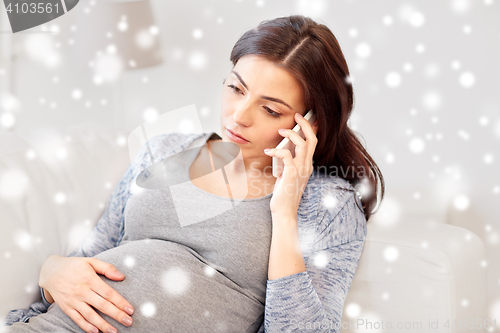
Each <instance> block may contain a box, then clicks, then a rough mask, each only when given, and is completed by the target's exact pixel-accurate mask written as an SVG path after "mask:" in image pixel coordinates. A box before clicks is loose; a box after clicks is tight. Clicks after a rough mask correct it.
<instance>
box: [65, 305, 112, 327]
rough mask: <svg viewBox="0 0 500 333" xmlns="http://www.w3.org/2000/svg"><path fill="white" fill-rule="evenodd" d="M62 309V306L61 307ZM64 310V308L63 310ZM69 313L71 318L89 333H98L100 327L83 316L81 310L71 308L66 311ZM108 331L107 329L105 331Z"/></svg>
mask: <svg viewBox="0 0 500 333" xmlns="http://www.w3.org/2000/svg"><path fill="white" fill-rule="evenodd" d="M61 310H62V308H61ZM63 311H64V310H63ZM64 313H66V314H67V315H68V317H70V318H71V320H73V321H74V322H75V323H76V324H77V325H78V326H79V327H80V328H81V329H82V330H84V331H85V332H87V333H98V332H99V329H98V328H97V327H95V326H94V325H92V324H91V323H89V322H88V321H87V320H85V318H83V316H82V315H81V314H80V312H78V311H76V310H75V309H71V310H68V311H64ZM103 332H106V331H103Z"/></svg>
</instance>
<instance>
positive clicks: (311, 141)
mask: <svg viewBox="0 0 500 333" xmlns="http://www.w3.org/2000/svg"><path fill="white" fill-rule="evenodd" d="M295 119H296V121H297V124H299V126H300V128H301V129H302V132H304V135H305V137H306V144H307V153H306V157H305V158H306V160H307V161H312V159H313V156H314V151H315V150H316V145H317V143H318V138H317V136H316V134H317V133H318V126H317V123H318V120H317V119H316V121H315V122H314V123H315V124H316V126H314V127H313V126H311V124H310V123H309V121H308V120H306V119H305V118H304V117H302V116H301V115H300V113H296V114H295Z"/></svg>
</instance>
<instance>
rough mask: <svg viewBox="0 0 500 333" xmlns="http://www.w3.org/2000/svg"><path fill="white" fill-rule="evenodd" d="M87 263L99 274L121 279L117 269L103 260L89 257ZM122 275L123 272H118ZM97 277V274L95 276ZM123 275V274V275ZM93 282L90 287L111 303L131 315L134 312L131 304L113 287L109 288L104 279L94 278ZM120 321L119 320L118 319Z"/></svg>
mask: <svg viewBox="0 0 500 333" xmlns="http://www.w3.org/2000/svg"><path fill="white" fill-rule="evenodd" d="M89 259H91V260H89V263H90V264H91V266H92V267H93V268H94V269H95V271H96V272H97V273H99V274H101V275H105V276H106V277H107V278H109V279H115V280H122V279H123V278H122V279H117V278H116V276H117V272H118V270H117V269H116V268H115V267H114V266H113V265H111V264H109V263H106V262H104V261H101V260H99V259H96V258H89ZM118 273H120V274H122V275H123V273H121V272H118ZM96 277H97V276H96ZM123 277H125V275H123ZM94 281H95V282H94V283H93V284H92V286H91V287H92V289H93V290H94V291H95V292H96V293H98V294H99V295H101V296H102V297H103V298H104V299H106V300H108V301H110V302H111V303H113V304H115V305H116V306H117V307H118V308H119V309H121V310H123V311H125V312H126V313H128V314H129V315H132V314H133V313H134V308H133V307H132V305H131V304H130V303H129V302H127V300H125V298H123V297H122V296H121V295H120V294H119V293H117V292H116V291H115V290H114V289H113V288H111V287H110V286H109V285H107V284H106V283H105V282H104V281H102V280H101V279H100V278H98V279H95V280H94ZM120 322H121V320H120Z"/></svg>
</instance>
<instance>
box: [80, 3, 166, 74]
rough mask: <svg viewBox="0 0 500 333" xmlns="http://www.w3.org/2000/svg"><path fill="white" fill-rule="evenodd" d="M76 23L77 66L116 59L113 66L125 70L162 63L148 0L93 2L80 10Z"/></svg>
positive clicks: (156, 32)
mask: <svg viewBox="0 0 500 333" xmlns="http://www.w3.org/2000/svg"><path fill="white" fill-rule="evenodd" d="M82 7H83V6H82ZM76 21H77V24H76V34H75V37H76V43H75V48H74V50H75V52H76V53H77V54H76V59H77V61H78V63H80V64H81V63H83V64H88V63H90V62H92V61H93V60H95V59H99V58H100V57H102V56H108V57H112V58H113V59H115V60H114V66H118V67H120V68H119V69H120V70H127V69H134V68H145V67H150V66H154V65H158V64H160V63H162V61H163V60H162V56H161V48H160V42H159V29H158V27H157V26H156V25H155V22H154V17H153V13H152V10H151V3H150V1H149V0H136V1H123V0H122V1H110V0H100V1H96V2H95V4H94V5H93V6H87V7H84V8H80V10H79V11H78V14H77V19H76ZM116 62H119V64H116ZM112 65H113V62H112ZM104 66H105V67H107V66H108V65H104Z"/></svg>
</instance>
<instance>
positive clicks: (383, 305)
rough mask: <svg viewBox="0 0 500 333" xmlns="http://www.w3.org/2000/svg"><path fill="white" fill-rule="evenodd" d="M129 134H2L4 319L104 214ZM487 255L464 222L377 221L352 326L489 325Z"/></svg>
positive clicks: (0, 314)
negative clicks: (50, 262) (45, 267)
mask: <svg viewBox="0 0 500 333" xmlns="http://www.w3.org/2000/svg"><path fill="white" fill-rule="evenodd" d="M127 136H128V133H125V132H123V131H119V130H115V129H105V128H99V127H98V126H95V125H89V126H80V127H73V128H65V129H58V130H43V131H37V132H30V133H20V132H13V133H6V134H0V223H1V227H2V228H1V230H2V233H0V262H1V267H2V268H1V273H0V295H1V297H0V299H1V302H0V321H3V319H4V318H5V316H6V315H7V313H8V311H9V310H11V309H14V308H27V307H28V306H29V304H31V303H32V302H33V301H37V300H40V294H39V288H38V274H39V271H40V267H41V265H42V263H43V262H44V260H45V259H46V258H47V257H48V256H49V255H51V254H59V255H67V254H69V253H70V252H71V251H72V250H73V249H74V248H76V246H77V245H78V243H79V242H80V241H81V240H82V239H83V237H85V235H86V233H87V232H89V231H90V230H91V229H92V227H93V226H94V224H95V223H96V222H97V220H98V218H99V217H100V215H101V214H102V212H103V210H104V206H105V204H106V202H107V200H108V198H109V196H110V194H111V191H112V190H113V188H114V186H115V185H116V184H117V182H118V181H119V179H120V178H121V176H122V175H123V173H124V172H125V170H126V168H127V166H128V164H129V163H130V158H129V152H128V148H127V144H126V141H127V140H126V138H127ZM388 190H389V191H390V189H388ZM374 216H375V215H374ZM484 257H485V247H484V245H483V242H482V241H481V239H480V238H479V237H478V236H476V235H475V234H474V233H472V232H471V231H468V230H467V229H464V228H461V227H456V226H452V225H447V224H443V223H432V222H426V221H424V220H413V221H410V220H404V221H397V223H393V224H392V227H389V226H384V223H383V221H380V219H379V220H377V219H373V221H372V220H370V221H369V222H368V236H367V240H366V243H365V247H364V249H363V254H362V257H361V261H360V263H359V266H358V269H357V272H356V275H355V277H354V280H353V283H352V285H351V288H350V290H349V292H348V295H347V299H346V302H345V306H344V313H343V319H342V324H343V329H342V331H343V332H365V331H366V332H385V331H393V332H412V333H414V332H469V331H474V332H485V331H486V330H485V329H484V322H485V318H486V315H485V314H486V310H485V308H486V272H485V270H484V269H483V267H481V262H482V260H483V259H484ZM471 320H473V323H474V325H473V326H474V327H475V328H474V329H471V328H469V327H470V326H471V324H470V323H471ZM436 321H437V322H436ZM447 321H448V322H447ZM389 323H390V325H392V329H390V328H388V325H389ZM305 324H306V323H305ZM436 324H437V325H438V326H437V328H436V326H435V325H436ZM460 324H462V326H460ZM370 325H372V326H370ZM382 325H384V326H382ZM398 325H399V326H398ZM415 325H417V326H415ZM418 325H421V326H418ZM429 325H431V326H429ZM446 325H448V326H446ZM479 326H481V329H478V328H477V327H479ZM377 328H378V329H377Z"/></svg>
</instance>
